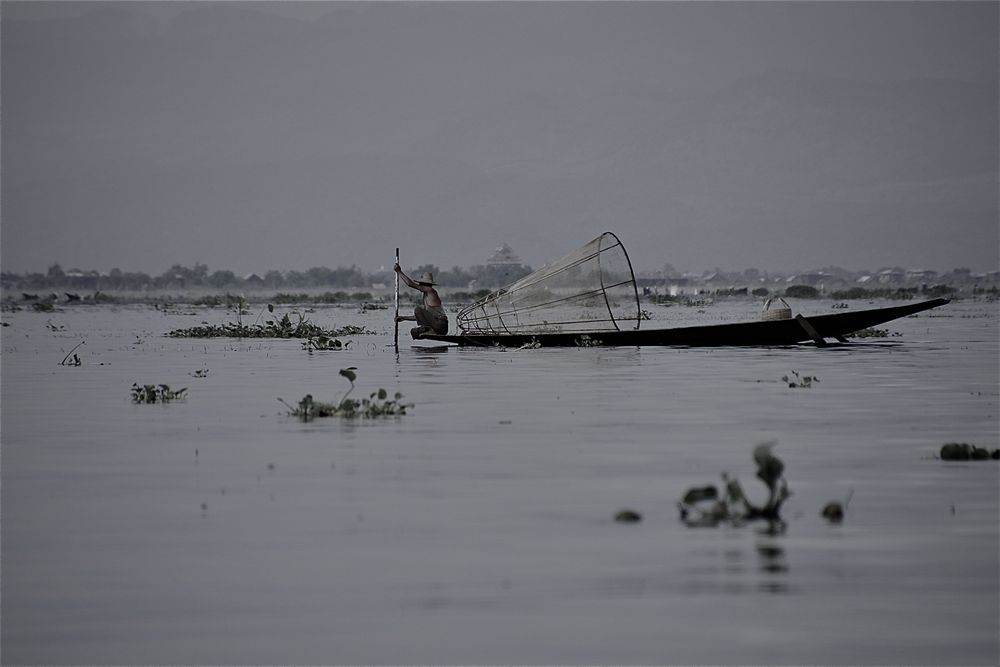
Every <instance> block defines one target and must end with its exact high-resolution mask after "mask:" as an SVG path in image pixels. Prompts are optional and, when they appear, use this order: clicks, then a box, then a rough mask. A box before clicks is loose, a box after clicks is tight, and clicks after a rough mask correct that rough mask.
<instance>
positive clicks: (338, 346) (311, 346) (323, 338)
mask: <svg viewBox="0 0 1000 667" xmlns="http://www.w3.org/2000/svg"><path fill="white" fill-rule="evenodd" d="M350 345H351V341H347V342H346V343H343V342H341V340H340V339H339V338H334V337H333V336H327V335H326V334H323V335H319V336H310V337H309V338H306V339H305V340H304V341H302V349H303V350H306V351H307V352H313V351H315V350H346V349H347V348H348V347H350Z"/></svg>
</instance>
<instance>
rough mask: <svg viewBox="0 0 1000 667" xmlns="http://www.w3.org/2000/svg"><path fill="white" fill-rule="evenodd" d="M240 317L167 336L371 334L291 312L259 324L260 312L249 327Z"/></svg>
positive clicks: (357, 328) (190, 328) (290, 336)
mask: <svg viewBox="0 0 1000 667" xmlns="http://www.w3.org/2000/svg"><path fill="white" fill-rule="evenodd" d="M267 311H268V312H269V313H273V312H274V306H273V305H271V304H268V305H267ZM240 313H241V316H240V318H239V319H238V321H236V322H227V323H225V324H216V325H210V324H208V323H207V322H202V323H201V325H200V326H195V327H187V328H184V329H174V330H173V331H171V332H169V333H168V334H167V335H168V336H172V337H174V338H317V337H322V336H326V337H328V338H337V337H339V336H353V335H362V334H371V333H375V332H373V331H370V330H368V329H366V328H365V327H359V326H353V325H349V326H346V327H343V328H341V329H336V328H334V329H329V328H324V327H321V326H319V325H318V324H314V323H313V322H311V321H309V319H308V318H306V316H305V315H304V314H302V313H299V312H296V311H292V313H291V315H294V316H295V317H294V318H293V317H291V316H290V314H289V313H285V314H284V315H283V316H281V317H280V318H279V317H275V318H273V319H269V320H265V321H263V322H261V321H260V320H261V317H262V316H263V314H264V311H263V310H262V311H261V313H260V315H258V316H257V321H255V322H254V323H253V324H245V323H244V322H243V319H242V313H243V311H242V309H241V310H240Z"/></svg>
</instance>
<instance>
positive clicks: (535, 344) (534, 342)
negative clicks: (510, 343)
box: [514, 338, 542, 352]
mask: <svg viewBox="0 0 1000 667" xmlns="http://www.w3.org/2000/svg"><path fill="white" fill-rule="evenodd" d="M541 346H542V341H540V340H538V339H537V338H532V339H531V340H529V341H528V342H527V343H525V344H524V345H522V346H521V347H519V348H517V349H515V350H514V351H515V352H517V351H518V350H537V349H538V348H540V347H541Z"/></svg>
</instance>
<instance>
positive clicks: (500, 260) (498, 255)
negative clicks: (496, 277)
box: [486, 243, 522, 268]
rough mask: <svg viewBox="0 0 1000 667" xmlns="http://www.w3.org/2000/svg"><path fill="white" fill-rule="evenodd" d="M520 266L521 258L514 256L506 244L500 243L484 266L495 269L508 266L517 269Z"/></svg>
mask: <svg viewBox="0 0 1000 667" xmlns="http://www.w3.org/2000/svg"><path fill="white" fill-rule="evenodd" d="M521 265H522V262H521V258H520V257H518V256H517V255H516V254H514V251H513V250H512V249H511V247H510V246H509V245H507V244H506V243H501V244H500V245H499V246H497V249H496V251H495V252H494V253H493V256H492V257H490V258H489V259H488V260H486V266H495V267H497V268H501V267H508V266H518V267H519V266H521Z"/></svg>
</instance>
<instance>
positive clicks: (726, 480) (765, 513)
mask: <svg viewBox="0 0 1000 667" xmlns="http://www.w3.org/2000/svg"><path fill="white" fill-rule="evenodd" d="M774 445H775V443H764V444H761V445H758V446H757V447H755V448H754V450H753V460H754V462H755V463H756V464H757V478H758V479H760V480H761V481H762V482H763V483H764V484H765V486H767V490H768V498H767V501H766V502H765V503H764V504H763V505H755V504H754V503H752V502H750V500H749V499H748V498H747V497H746V494H744V492H743V487H742V486H741V485H740V482H739V480H738V479H736V478H735V477H734V478H730V477H729V475H728V474H727V473H723V474H722V486H721V490H720V488H719V487H717V486H715V485H711V484H710V485H707V486H700V487H693V488H691V489H688V491H687V493H685V494H684V496H683V497H682V498H681V500H680V502H678V503H677V508H678V510H679V511H680V516H681V521H683V522H684V523H685V524H686V525H688V526H691V527H714V526H718V525H720V524H722V523H729V524H732V525H737V526H739V525H743V524H745V523H746V522H748V521H755V520H760V519H763V520H767V521H771V522H779V523H780V522H781V505H782V503H784V502H785V500H787V499H788V497H789V496H790V495H791V492H789V490H788V484H787V483H786V482H785V478H784V476H783V473H784V471H785V464H784V463H783V462H782V461H781V459H779V458H778V457H777V456H775V455H774V454H773V453H772V452H771V449H772V447H774Z"/></svg>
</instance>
